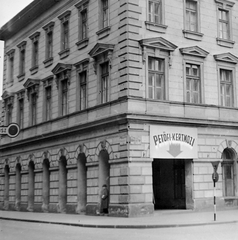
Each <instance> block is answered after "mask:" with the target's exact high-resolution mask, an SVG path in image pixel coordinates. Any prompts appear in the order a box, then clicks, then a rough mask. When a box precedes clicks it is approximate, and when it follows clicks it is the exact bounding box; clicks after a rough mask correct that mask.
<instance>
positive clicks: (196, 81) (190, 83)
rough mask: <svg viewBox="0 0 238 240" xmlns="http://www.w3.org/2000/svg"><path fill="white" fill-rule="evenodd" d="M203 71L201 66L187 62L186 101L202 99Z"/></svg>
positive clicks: (198, 101) (197, 101)
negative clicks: (201, 71)
mask: <svg viewBox="0 0 238 240" xmlns="http://www.w3.org/2000/svg"><path fill="white" fill-rule="evenodd" d="M200 98H201V73H200V66H199V65H195V64H189V63H187V64H186V102H188V103H200V102H201V100H200Z"/></svg>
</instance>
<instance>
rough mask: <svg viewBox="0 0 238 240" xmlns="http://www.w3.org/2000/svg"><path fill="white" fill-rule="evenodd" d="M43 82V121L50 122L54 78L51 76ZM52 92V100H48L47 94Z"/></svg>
mask: <svg viewBox="0 0 238 240" xmlns="http://www.w3.org/2000/svg"><path fill="white" fill-rule="evenodd" d="M42 82H43V89H44V92H43V121H49V120H51V119H52V87H53V76H52V75H51V76H49V77H47V78H45V79H43V80H42ZM48 91H50V98H48V95H47V92H48Z"/></svg>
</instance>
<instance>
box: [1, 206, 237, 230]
mask: <svg viewBox="0 0 238 240" xmlns="http://www.w3.org/2000/svg"><path fill="white" fill-rule="evenodd" d="M1 219H2V220H14V221H24V222H35V223H49V224H61V225H68V226H78V227H90V228H126V229H130V228H134V229H135V228H169V227H188V226H202V225H213V224H228V223H238V208H237V207H236V208H229V209H225V210H217V212H216V214H215V219H214V212H213V211H193V210H157V211H155V212H154V214H152V215H148V216H143V217H133V218H122V217H110V216H89V215H79V214H59V213H37V212H17V211H0V220H1Z"/></svg>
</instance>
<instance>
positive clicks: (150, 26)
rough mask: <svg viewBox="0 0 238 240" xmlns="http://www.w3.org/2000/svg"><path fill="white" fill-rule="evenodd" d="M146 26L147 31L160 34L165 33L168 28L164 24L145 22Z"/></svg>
mask: <svg viewBox="0 0 238 240" xmlns="http://www.w3.org/2000/svg"><path fill="white" fill-rule="evenodd" d="M145 26H146V29H147V30H150V31H153V32H158V33H165V32H166V29H167V27H168V26H166V25H163V24H157V23H153V22H148V21H146V22H145Z"/></svg>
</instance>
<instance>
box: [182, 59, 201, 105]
mask: <svg viewBox="0 0 238 240" xmlns="http://www.w3.org/2000/svg"><path fill="white" fill-rule="evenodd" d="M184 64H185V93H186V94H185V102H186V103H191V104H202V70H203V67H202V64H201V63H199V64H198V63H197V62H196V63H194V62H193V63H192V62H191V61H186V62H185V63H184ZM188 65H189V66H190V68H193V66H196V67H198V72H199V76H196V75H192V74H191V75H190V74H189V75H188V74H187V66H188ZM188 79H190V81H189V82H190V83H191V82H192V84H193V83H194V79H197V80H198V82H199V86H198V102H196V101H195V100H194V92H195V91H194V90H193V89H191V85H192V84H191V85H190V89H189V90H190V91H189V92H190V98H189V100H188V97H187V92H188V89H187V83H188Z"/></svg>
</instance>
